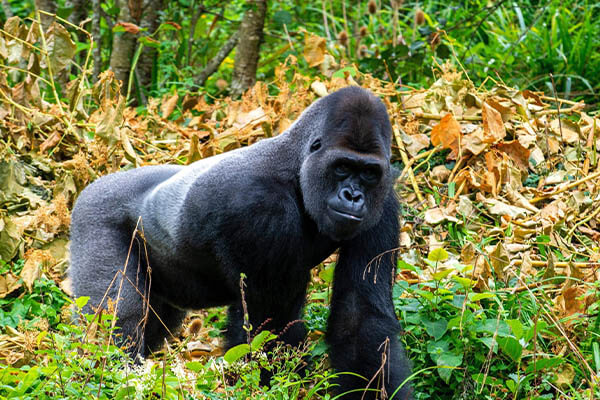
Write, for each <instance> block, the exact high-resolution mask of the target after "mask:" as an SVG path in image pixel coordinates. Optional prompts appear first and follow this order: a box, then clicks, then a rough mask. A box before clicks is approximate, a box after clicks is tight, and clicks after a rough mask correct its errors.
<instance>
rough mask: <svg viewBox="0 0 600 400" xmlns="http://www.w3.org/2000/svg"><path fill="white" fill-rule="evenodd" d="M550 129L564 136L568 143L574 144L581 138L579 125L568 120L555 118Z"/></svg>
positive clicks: (557, 134) (561, 136) (559, 135)
mask: <svg viewBox="0 0 600 400" xmlns="http://www.w3.org/2000/svg"><path fill="white" fill-rule="evenodd" d="M550 129H551V130H552V131H553V132H554V134H555V135H556V136H558V137H559V138H562V140H564V141H565V142H566V143H569V144H574V143H577V141H578V140H579V126H577V125H576V124H574V123H572V122H570V121H568V120H566V119H561V120H560V121H559V119H558V118H557V119H554V120H552V122H550Z"/></svg>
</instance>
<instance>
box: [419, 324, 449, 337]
mask: <svg viewBox="0 0 600 400" xmlns="http://www.w3.org/2000/svg"><path fill="white" fill-rule="evenodd" d="M423 325H425V330H426V331H427V333H429V334H430V335H431V336H433V338H434V339H435V340H439V339H440V338H441V337H442V336H444V333H446V331H447V330H448V321H447V320H445V319H438V320H437V321H423Z"/></svg>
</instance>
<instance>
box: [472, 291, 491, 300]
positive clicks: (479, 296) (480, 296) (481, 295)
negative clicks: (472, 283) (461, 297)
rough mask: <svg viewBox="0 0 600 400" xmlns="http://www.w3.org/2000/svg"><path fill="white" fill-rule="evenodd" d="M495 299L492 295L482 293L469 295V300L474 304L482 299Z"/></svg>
mask: <svg viewBox="0 0 600 400" xmlns="http://www.w3.org/2000/svg"><path fill="white" fill-rule="evenodd" d="M494 297H496V295H495V294H494V293H490V292H484V293H469V300H471V301H472V302H476V301H479V300H484V299H491V298H494Z"/></svg>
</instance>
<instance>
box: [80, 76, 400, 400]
mask: <svg viewBox="0 0 600 400" xmlns="http://www.w3.org/2000/svg"><path fill="white" fill-rule="evenodd" d="M390 146H391V126H390V122H389V118H388V115H387V111H386V109H385V106H384V104H383V103H382V102H381V100H379V99H378V98H377V97H375V96H374V95H372V94H371V93H370V92H368V91H366V90H364V89H361V88H358V87H348V88H345V89H341V90H339V91H337V92H335V93H333V94H331V95H329V96H326V97H324V98H322V99H320V100H318V101H316V102H315V103H314V104H313V105H311V106H310V107H309V108H308V109H307V110H305V111H304V112H303V113H302V115H301V116H300V117H299V118H298V120H297V121H296V122H295V123H294V124H293V125H292V126H291V127H290V128H289V129H288V130H287V131H285V132H284V133H282V134H281V135H279V136H276V137H274V138H271V139H265V140H262V141H259V142H258V143H256V144H254V145H252V146H249V147H246V148H241V149H237V150H234V151H230V152H228V153H224V154H220V155H217V156H214V157H210V158H207V159H203V160H200V161H197V162H195V163H193V164H191V165H189V166H175V165H162V166H148V167H143V168H138V169H134V170H130V171H125V172H118V173H114V174H110V175H108V176H105V177H103V178H101V179H98V180H97V181H96V182H94V183H93V184H91V185H90V186H88V187H87V188H86V189H85V190H84V191H83V192H82V193H81V195H80V197H79V199H78V200H77V202H76V204H75V207H74V210H73V215H72V224H71V239H72V242H71V268H70V276H71V278H72V283H73V290H74V295H75V296H77V297H78V296H89V297H90V301H89V302H88V304H89V305H88V306H87V307H88V309H87V311H89V310H91V309H92V308H94V307H98V306H101V303H102V301H103V299H104V298H105V297H110V298H112V299H113V300H115V299H117V296H118V295H120V297H119V301H118V304H117V306H116V309H117V316H118V321H117V326H118V327H119V328H120V333H121V337H122V338H127V339H128V340H127V343H129V345H130V346H131V347H130V351H131V353H132V354H134V355H136V354H141V355H147V354H148V352H149V351H151V350H153V349H157V348H158V347H160V346H161V345H162V343H163V342H164V338H165V337H166V336H167V334H168V331H167V330H166V329H165V328H168V329H169V330H170V331H173V330H174V329H176V328H177V327H178V326H179V325H180V324H181V322H182V319H183V318H184V316H185V310H188V309H200V308H204V307H214V306H223V305H228V306H229V314H228V328H227V333H226V337H227V345H228V346H229V347H231V346H234V345H237V344H240V343H245V342H246V340H247V339H246V332H245V331H244V329H243V327H242V325H243V320H244V311H243V307H242V299H241V294H240V289H239V282H240V274H242V273H243V274H245V275H246V277H247V278H246V281H245V282H246V289H245V292H244V293H245V296H244V297H245V300H246V304H247V310H248V315H249V318H250V324H251V326H252V327H254V328H256V327H259V326H262V327H263V328H264V329H268V330H270V331H272V332H274V333H276V334H279V335H280V336H279V338H280V340H281V341H283V342H284V343H288V344H291V345H298V344H299V343H300V342H302V341H303V339H304V338H305V334H306V328H305V327H304V326H303V324H302V323H298V322H296V323H291V324H290V322H291V321H297V320H298V319H299V318H301V313H302V309H303V305H304V301H305V296H306V290H307V285H308V282H309V278H310V269H311V268H313V267H314V266H316V265H318V264H319V263H320V262H322V261H323V260H324V259H325V258H326V257H328V256H329V255H331V254H332V253H333V252H334V251H335V250H336V249H339V258H338V263H337V265H336V267H335V275H334V283H333V295H332V299H331V306H330V310H331V313H330V317H329V321H328V332H327V335H326V340H327V343H328V345H329V354H330V358H331V363H332V365H333V367H334V368H335V369H336V370H337V371H338V372H340V373H342V374H341V375H340V378H338V381H337V383H338V384H339V392H340V393H344V392H347V391H350V390H352V389H363V388H366V387H369V388H370V389H371V391H368V392H367V393H366V395H365V393H364V391H363V390H358V391H354V392H352V393H349V394H348V395H347V397H345V398H363V395H365V396H364V398H375V396H376V394H377V392H376V391H373V389H374V388H376V387H377V386H378V385H379V387H381V383H382V382H383V385H384V387H385V391H386V392H387V394H388V396H390V395H391V394H392V393H394V392H395V391H396V389H397V388H398V387H399V386H400V385H401V384H402V382H403V381H404V379H405V378H406V377H407V376H408V375H409V374H410V366H409V362H408V361H407V360H406V358H405V355H404V351H403V348H402V345H401V344H400V343H399V341H398V337H397V336H398V333H399V330H400V328H399V323H398V321H397V319H396V315H395V313H394V307H393V303H392V284H393V276H394V271H395V258H396V256H395V252H394V249H395V248H396V247H397V245H398V229H399V222H398V215H397V214H398V202H397V199H396V197H395V194H394V191H393V189H392V181H393V178H392V175H391V171H390V152H391V150H390ZM138 224H139V230H138V232H139V233H138V234H137V235H136V237H134V238H133V239H132V235H133V233H134V231H136V229H135V228H136V226H138ZM119 271H123V275H124V279H123V280H122V282H123V284H121V285H119V284H118V283H115V279H114V278H115V276H116V275H117V274H118V273H119ZM123 275H122V276H123ZM118 281H119V280H118V279H117V280H116V282H118ZM105 294H106V296H105ZM144 298H145V299H147V302H145V300H144ZM90 306H91V308H90ZM382 360H383V361H382ZM384 361H385V365H383V368H382V363H383V362H384ZM343 372H351V374H348V373H346V374H344V373H343ZM356 374H358V375H360V376H362V377H364V378H362V379H361V378H359V377H357V376H356ZM377 374H378V376H377V377H376V376H375V375H377ZM372 378H373V379H372ZM369 381H371V382H370V383H369ZM409 392H410V389H409V388H408V385H404V387H403V388H402V389H401V390H400V391H398V393H396V396H394V398H397V399H405V398H409V397H410V393H409ZM379 397H381V394H379Z"/></svg>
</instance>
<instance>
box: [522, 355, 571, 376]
mask: <svg viewBox="0 0 600 400" xmlns="http://www.w3.org/2000/svg"><path fill="white" fill-rule="evenodd" d="M564 361H565V360H564V359H563V358H560V357H552V358H539V359H537V360H536V361H535V365H534V363H533V360H531V361H530V362H529V365H528V366H527V368H526V369H525V373H526V374H530V373H532V372H534V371H541V370H544V369H548V368H555V367H557V366H559V365H560V364H562V363H563V362H564Z"/></svg>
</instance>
